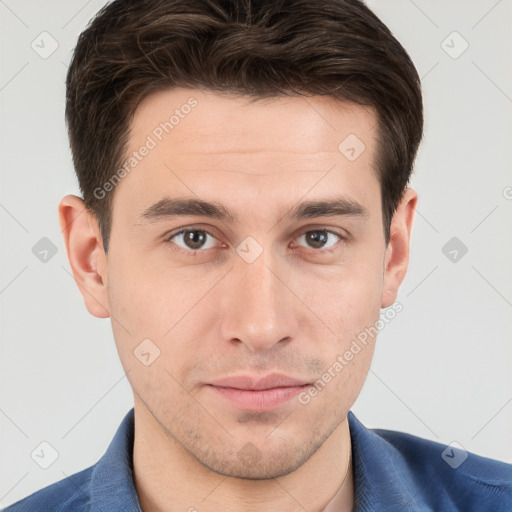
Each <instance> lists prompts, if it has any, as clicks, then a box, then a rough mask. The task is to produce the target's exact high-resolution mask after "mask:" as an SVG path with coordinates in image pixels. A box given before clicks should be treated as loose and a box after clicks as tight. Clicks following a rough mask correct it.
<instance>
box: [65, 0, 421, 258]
mask: <svg viewBox="0 0 512 512" xmlns="http://www.w3.org/2000/svg"><path fill="white" fill-rule="evenodd" d="M173 87H186V88H206V89H209V90H212V91H217V92H226V93H233V94H242V95H246V96H249V97H253V98H263V97H274V96H278V95H282V94H286V95H290V94H293V95H295V94H300V95H306V96H309V95H328V96H332V97H335V98H337V99H340V100H346V101H351V102H354V103H356V104H359V105H365V106H371V107H373V108H374V109H375V110H376V112H377V117H378V144H377V151H376V158H375V164H376V167H377V169H378V178H379V182H380V185H381V197H382V216H383V224H384V233H385V239H386V244H387V243H388V242H389V237H390V232H389V231H390V229H389V228H390V223H391V218H392V216H393V214H394V212H395V211H396V208H397V206H398V203H399V202H400V199H401V197H402V195H403V192H404V190H405V188H406V187H407V185H408V182H409V179H410V176H411V173H412V169H413V163H414V159H415V156H416V152H417V149H418V146H419V143H420V141H421V138H422V135H423V105H422V95H421V82H420V79H419V77H418V73H417V71H416V69H415V67H414V65H413V63H412V62H411V59H410V58H409V56H408V54H407V52H406V51H405V50H404V48H403V47H402V46H401V45H400V43H399V42H398V41H397V40H396V39H395V37H394V36H393V35H392V33H391V31H390V30H389V29H388V28H387V27H386V26H385V25H384V24H383V23H382V21H380V19H379V18H378V17H377V16H376V15H375V14H374V13H373V12H372V11H371V10H370V9H369V8H368V7H367V6H366V5H365V4H364V3H363V2H362V1H360V0H115V1H113V2H111V3H109V4H107V5H106V6H104V7H103V8H102V9H101V10H100V11H99V12H98V14H97V15H96V16H95V17H94V19H93V20H92V21H91V22H90V23H89V25H88V26H87V28H86V29H85V30H84V31H83V32H82V34H81V35H80V37H79V39H78V43H77V45H76V48H75V51H74V54H73V58H72V61H71V64H70V67H69V70H68V74H67V80H66V121H67V126H68V133H69V139H70V146H71V151H72V154H73V162H74V166H75V170H76V174H77V176H78V181H79V185H80V189H81V191H82V194H83V198H84V202H85V204H86V206H87V208H88V209H89V210H90V211H92V212H93V213H94V214H95V215H96V217H97V219H98V223H99V226H100V229H101V234H102V237H103V244H104V248H105V251H107V250H108V240H109V235H110V227H111V210H112V197H113V192H110V193H109V194H107V195H106V196H105V197H104V198H98V197H96V196H97V194H95V193H94V191H95V190H96V189H97V187H101V185H102V184H103V183H105V182H107V181H108V179H109V178H110V177H111V176H112V175H113V173H114V172H115V170H116V169H119V167H120V166H121V165H122V162H123V160H124V158H123V157H124V154H125V150H126V146H127V141H128V137H129V129H130V123H131V120H132V118H133V114H134V113H135V110H136V108H137V106H138V104H139V103H140V101H141V100H142V99H143V98H144V97H146V96H147V95H149V94H151V93H153V92H156V91H159V90H163V89H171V88H173ZM340 142H341V141H340Z"/></svg>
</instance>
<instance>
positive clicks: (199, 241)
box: [167, 229, 215, 252]
mask: <svg viewBox="0 0 512 512" xmlns="http://www.w3.org/2000/svg"><path fill="white" fill-rule="evenodd" d="M208 237H211V238H213V239H214V240H215V237H214V236H213V235H212V234H211V233H210V232H208V231H205V230H204V229H182V230H181V231H179V232H178V233H175V234H173V235H172V236H170V237H169V238H168V239H167V241H168V242H172V243H175V244H176V245H178V247H180V248H181V249H183V250H186V251H193V252H200V251H202V250H206V249H211V248H213V247H215V243H210V246H206V247H205V243H206V241H207V239H208ZM175 239H176V240H181V243H182V244H183V245H180V244H179V243H177V242H176V241H175Z"/></svg>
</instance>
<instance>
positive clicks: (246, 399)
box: [206, 373, 311, 412]
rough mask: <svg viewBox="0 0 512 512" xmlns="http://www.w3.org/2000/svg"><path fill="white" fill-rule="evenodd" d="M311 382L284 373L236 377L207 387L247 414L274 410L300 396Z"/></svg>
mask: <svg viewBox="0 0 512 512" xmlns="http://www.w3.org/2000/svg"><path fill="white" fill-rule="evenodd" d="M309 386H311V383H310V382H306V381H305V380H301V379H295V378H293V377H289V376H287V375H282V374H275V373H274V374H270V375H266V376H264V377H250V376H232V377H226V378H223V379H219V380H216V381H214V382H212V383H209V384H207V385H206V387H207V388H209V389H211V391H212V392H213V393H214V394H215V395H216V396H217V397H219V398H221V399H222V400H224V401H227V402H228V403H230V405H232V406H234V407H236V408H237V409H240V410H243V411H253V412H264V411H271V410H274V409H276V408H278V407H280V406H283V405H284V404H285V403H287V402H289V401H290V400H291V399H292V398H293V397H295V396H296V395H298V394H299V393H300V392H301V391H303V390H304V389H305V388H307V387H309Z"/></svg>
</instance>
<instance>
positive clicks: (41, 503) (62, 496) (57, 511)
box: [3, 466, 95, 512]
mask: <svg viewBox="0 0 512 512" xmlns="http://www.w3.org/2000/svg"><path fill="white" fill-rule="evenodd" d="M94 467H95V466H91V467H89V468H87V469H84V470H82V471H80V472H78V473H74V474H73V475H70V476H68V477H66V478H63V479H62V480H59V481H58V482H55V483H53V484H51V485H48V486H47V487H43V488H42V489H39V490H38V491H36V492H34V493H33V494H30V495H29V496H27V497H25V498H23V499H21V500H20V501H17V502H16V503H13V504H12V505H9V506H8V507H7V508H5V509H3V512H39V511H50V510H51V511H52V512H88V511H89V510H90V491H89V489H90V482H91V475H92V471H93V469H94Z"/></svg>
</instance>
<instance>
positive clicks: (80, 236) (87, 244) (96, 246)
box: [59, 195, 109, 318]
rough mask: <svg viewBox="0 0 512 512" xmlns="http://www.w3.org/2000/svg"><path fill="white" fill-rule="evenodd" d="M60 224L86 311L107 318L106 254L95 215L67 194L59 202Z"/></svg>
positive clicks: (75, 198)
mask: <svg viewBox="0 0 512 512" xmlns="http://www.w3.org/2000/svg"><path fill="white" fill-rule="evenodd" d="M59 223H60V227H61V231H62V234H63V237H64V243H65V245H66V251H67V254H68V259H69V263H70V266H71V270H72V272H73V276H74V278H75V281H76V284H77V285H78V288H79V290H80V293H81V294H82V296H83V298H84V302H85V306H86V308H87V310H88V311H89V313H91V315H93V316H96V317H98V318H107V317H108V316H109V308H108V295H107V286H106V285H107V282H106V279H107V274H106V257H105V253H104V251H103V245H102V239H101V234H100V230H99V228H98V223H97V220H96V217H95V216H94V215H93V214H92V213H91V212H90V211H89V210H88V209H87V208H86V206H85V204H84V202H83V200H82V199H81V198H80V197H77V196H74V195H67V196H65V197H63V198H62V200H61V201H60V203H59Z"/></svg>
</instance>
